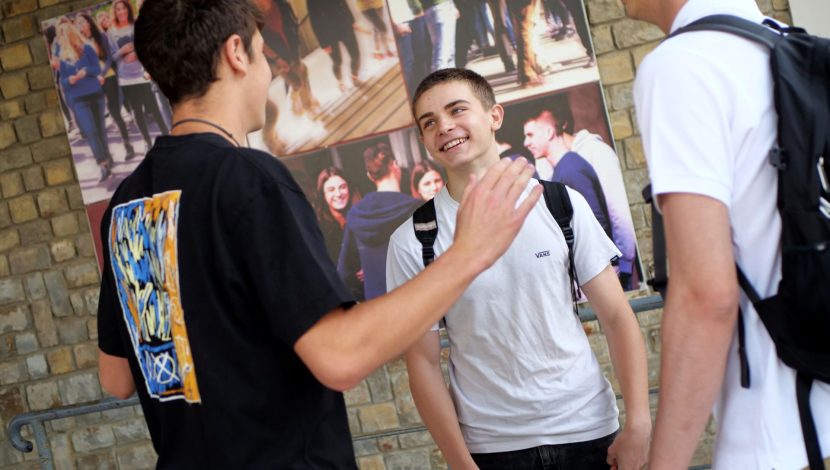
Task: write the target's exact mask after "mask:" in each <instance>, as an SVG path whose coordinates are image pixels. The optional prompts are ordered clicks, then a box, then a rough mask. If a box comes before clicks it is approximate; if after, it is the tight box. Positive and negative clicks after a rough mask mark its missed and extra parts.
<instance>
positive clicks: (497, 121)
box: [490, 104, 504, 132]
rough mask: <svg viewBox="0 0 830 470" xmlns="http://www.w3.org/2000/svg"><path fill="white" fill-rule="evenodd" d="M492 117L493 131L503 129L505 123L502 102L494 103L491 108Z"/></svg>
mask: <svg viewBox="0 0 830 470" xmlns="http://www.w3.org/2000/svg"><path fill="white" fill-rule="evenodd" d="M490 119H491V120H492V122H493V124H492V126H491V127H492V129H493V132H495V131H497V130H499V129H501V125H502V124H503V123H504V107H503V106H502V105H500V104H494V105H493V107H492V108H490Z"/></svg>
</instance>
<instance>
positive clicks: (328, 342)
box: [98, 0, 541, 469]
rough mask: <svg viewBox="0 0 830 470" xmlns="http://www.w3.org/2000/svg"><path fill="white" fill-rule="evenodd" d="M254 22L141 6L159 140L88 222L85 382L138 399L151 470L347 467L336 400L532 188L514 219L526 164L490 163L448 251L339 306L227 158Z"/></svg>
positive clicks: (224, 0) (500, 238) (496, 234)
mask: <svg viewBox="0 0 830 470" xmlns="http://www.w3.org/2000/svg"><path fill="white" fill-rule="evenodd" d="M259 24H260V14H259V11H258V10H257V9H256V7H254V6H253V4H251V3H249V2H247V1H245V0H147V1H146V2H145V3H144V5H143V7H142V9H141V15H140V17H139V19H138V21H137V22H136V24H135V46H136V51H137V53H138V56H139V59H140V60H141V62H142V63H143V64H144V66H145V67H146V69H147V71H148V72H149V73H150V74H151V75H152V76H153V78H154V79H155V80H156V82H157V83H158V85H159V87H160V88H161V90H162V91H163V92H164V94H165V95H166V96H167V97H168V99H169V100H170V101H171V103H172V104H173V108H174V114H173V121H174V126H173V129H172V132H171V135H169V136H163V137H160V138H159V139H157V141H156V143H155V145H154V147H153V149H152V150H151V151H150V152H149V153H148V154H147V156H146V158H145V159H144V161H143V162H142V163H141V164H140V165H139V167H138V168H137V169H136V171H135V172H134V173H133V174H132V175H131V176H129V177H128V178H127V179H126V180H125V181H124V182H123V183H122V185H121V186H120V187H119V188H118V190H117V191H116V193H115V195H114V196H113V198H112V201H111V204H110V207H109V208H108V209H107V212H106V214H105V217H104V220H103V223H102V236H103V240H104V258H105V260H104V261H105V263H104V273H103V275H102V284H101V298H100V302H99V314H98V322H99V347H100V349H101V351H100V361H99V368H100V370H99V375H100V379H101V384H102V386H103V388H104V390H106V391H107V392H109V393H111V394H113V395H115V396H118V397H121V398H125V397H127V396H129V395H131V394H132V393H133V392H134V391H135V390H136V389H137V390H138V394H139V398H140V400H141V404H142V408H143V410H144V414H145V416H146V419H147V423H148V427H149V429H150V434H151V436H152V439H153V444H154V446H155V448H156V451H157V452H158V454H159V460H158V467H159V468H280V469H283V468H356V466H355V461H354V456H353V451H352V447H351V442H350V439H349V431H348V425H347V419H346V410H345V405H344V402H343V397H342V394H341V393H339V391H342V390H346V389H348V388H351V387H353V386H354V385H355V384H357V383H358V382H359V381H360V380H362V379H363V378H364V377H365V376H366V375H368V374H369V373H370V372H371V371H372V370H373V369H375V368H376V367H378V366H379V365H381V364H383V363H384V362H385V361H387V360H389V359H392V358H393V357H395V356H397V355H399V354H400V353H401V352H402V351H404V350H405V349H406V348H407V347H408V346H409V345H411V344H412V343H413V342H414V341H415V340H416V339H418V338H419V337H420V336H421V335H422V334H423V333H424V332H425V331H426V330H427V329H428V328H429V326H430V325H432V324H433V323H434V322H435V321H437V320H438V319H439V318H440V317H441V315H443V313H444V312H445V311H446V310H447V309H448V308H449V307H450V305H452V303H453V302H454V301H455V300H456V299H457V298H458V296H459V295H460V294H461V293H462V292H463V291H464V290H465V289H466V287H467V286H468V285H469V283H470V282H471V281H472V279H473V278H475V277H476V276H477V275H478V274H479V273H480V272H481V271H483V270H484V269H486V268H487V267H489V266H490V265H492V264H493V263H494V262H495V260H496V259H497V258H498V257H499V256H500V255H501V254H502V253H503V252H504V250H505V249H506V248H507V247H508V245H509V244H510V243H511V241H512V239H513V237H514V236H515V234H516V232H517V231H518V229H519V227H520V226H521V224H522V223H523V221H524V218H525V217H526V215H527V213H528V211H529V210H530V208H531V207H532V206H533V204H534V203H535V201H536V200H537V199H538V197H539V195H540V192H541V191H536V192H534V193H533V195H532V197H530V198H527V200H526V202H524V203H522V204H521V205H519V206H518V207H515V205H516V201H517V200H518V197H519V195H520V194H521V192H522V190H523V189H524V188H525V186H526V184H527V181H528V179H529V178H530V176H531V175H532V173H533V167H532V166H529V165H527V164H526V162H523V161H517V162H513V163H512V164H511V163H510V162H508V161H504V162H502V163H500V164H499V165H498V166H496V167H495V168H494V170H492V171H490V172H489V173H488V174H487V175H486V176H484V177H483V178H482V179H481V180H480V181H478V182H477V183H473V184H470V185H468V189H467V191H466V192H465V197H464V201H463V203H462V207H461V209H460V211H459V215H458V226H457V230H456V236H455V243H454V245H453V247H452V248H450V249H449V250H448V251H447V252H446V253H444V255H443V256H442V257H441V258H440V259H439V260H437V261H436V262H435V263H433V265H432V266H430V267H429V268H428V269H426V270H425V271H424V272H423V274H422V275H420V276H418V277H416V278H415V279H413V280H412V281H411V282H410V283H407V284H406V285H404V286H401V287H400V288H399V289H397V290H395V291H394V292H392V293H390V294H388V295H385V296H382V297H379V298H377V299H374V300H372V301H370V302H366V303H363V304H360V305H354V303H353V302H352V299H351V298H350V297H349V295H348V294H347V292H346V290H345V289H344V287H343V285H342V283H341V281H340V279H339V277H338V275H337V271H336V270H335V268H334V266H333V265H332V263H331V261H330V260H329V258H328V256H327V253H326V250H325V245H324V243H323V237H322V235H321V233H320V230H319V228H318V227H317V224H316V222H315V220H314V214H313V212H312V210H311V207H310V206H309V204H308V202H307V201H306V199H305V197H304V196H303V193H302V191H301V190H300V188H299V187H298V186H297V184H296V183H295V182H294V180H293V179H292V178H291V176H290V174H289V173H288V171H287V170H286V168H285V167H284V166H283V165H282V164H281V163H279V162H278V161H277V160H276V159H274V158H273V157H271V156H270V155H267V154H265V153H263V152H259V151H256V150H252V149H247V148H242V147H241V146H240V145H239V143H240V142H244V141H245V138H246V135H247V134H248V133H249V132H252V131H255V130H257V129H259V128H261V127H262V124H263V121H264V114H265V113H264V109H265V106H264V105H265V98H266V96H267V88H268V85H269V83H270V80H271V73H270V70H269V67H268V63H267V61H266V59H265V57H264V55H263V40H262V36H261V35H260V33H259V31H258V25H259ZM425 293H426V294H425Z"/></svg>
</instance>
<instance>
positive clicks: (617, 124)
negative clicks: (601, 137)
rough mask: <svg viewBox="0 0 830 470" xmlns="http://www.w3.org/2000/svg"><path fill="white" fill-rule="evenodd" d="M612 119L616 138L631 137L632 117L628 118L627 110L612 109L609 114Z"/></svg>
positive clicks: (612, 128) (612, 129)
mask: <svg viewBox="0 0 830 470" xmlns="http://www.w3.org/2000/svg"><path fill="white" fill-rule="evenodd" d="M608 117H609V118H610V119H611V132H613V133H614V138H615V139H617V140H619V139H625V138H626V137H631V135H632V133H633V130H632V129H631V119H629V118H628V112H626V111H612V112H610V113H609V114H608Z"/></svg>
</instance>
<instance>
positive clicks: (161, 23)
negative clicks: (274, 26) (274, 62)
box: [135, 0, 262, 105]
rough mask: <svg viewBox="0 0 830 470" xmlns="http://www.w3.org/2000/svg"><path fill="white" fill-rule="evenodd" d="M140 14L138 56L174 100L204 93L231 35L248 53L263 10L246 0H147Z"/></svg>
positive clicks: (250, 54) (136, 41) (259, 26)
mask: <svg viewBox="0 0 830 470" xmlns="http://www.w3.org/2000/svg"><path fill="white" fill-rule="evenodd" d="M140 13H141V14H140V15H139V17H138V20H137V21H136V23H135V50H136V53H137V54H138V59H139V60H140V61H141V63H142V64H143V65H144V68H145V69H146V70H147V72H148V73H149V74H150V76H151V77H152V78H153V80H154V81H155V82H156V83H157V84H158V86H159V88H160V89H161V91H162V93H164V95H165V96H166V97H167V99H168V100H170V102H171V103H172V104H174V105H175V104H178V103H180V102H181V101H182V100H184V99H190V98H200V97H202V96H204V95H205V93H207V91H208V89H209V88H210V85H211V84H212V83H213V82H215V81H216V80H217V77H216V68H217V65H218V64H219V58H220V57H221V54H222V46H223V45H224V43H225V41H227V40H228V38H230V37H231V36H232V35H234V34H238V35H239V37H240V38H241V39H242V43H243V45H244V46H245V50H246V52H247V53H248V56H249V57H252V54H253V49H252V47H251V42H252V39H253V37H254V35H255V33H256V31H257V29H259V28H261V27H262V12H261V11H260V10H259V8H258V7H257V6H256V5H255V4H254V3H253V2H252V1H251V0H146V1H145V2H144V4H143V5H142V7H141V12H140Z"/></svg>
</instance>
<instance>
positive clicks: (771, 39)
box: [666, 15, 783, 49]
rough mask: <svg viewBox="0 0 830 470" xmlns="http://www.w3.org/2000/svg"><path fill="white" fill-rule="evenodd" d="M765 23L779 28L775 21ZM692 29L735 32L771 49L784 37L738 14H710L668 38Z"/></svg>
mask: <svg viewBox="0 0 830 470" xmlns="http://www.w3.org/2000/svg"><path fill="white" fill-rule="evenodd" d="M764 24H768V25H770V26H772V27H774V28H776V29H778V25H777V24H775V23H772V24H770V23H768V22H766V21H765V22H764ZM690 31H720V32H723V33H729V34H734V35H736V36H740V37H742V38H745V39H748V40H750V41H755V42H758V43H761V44H763V45H765V46H767V47H769V48H770V49H772V48H773V47H775V44H776V43H777V42H778V40H780V39H781V38H782V37H783V36H782V35H781V34H778V33H776V32H774V31H772V30H771V29H769V28H767V27H766V26H764V25H762V24H760V23H754V22H752V21H749V20H745V19H743V18H740V17H738V16H732V15H710V16H705V17H703V18H701V19H699V20H697V21H694V22H692V23H690V24H688V25H686V26H684V27H682V28H680V29H678V30H676V31H675V32H673V33H671V34H670V35H669V37H668V38H666V39H670V38H673V37H675V36H677V35H678V34H683V33H688V32H690Z"/></svg>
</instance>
